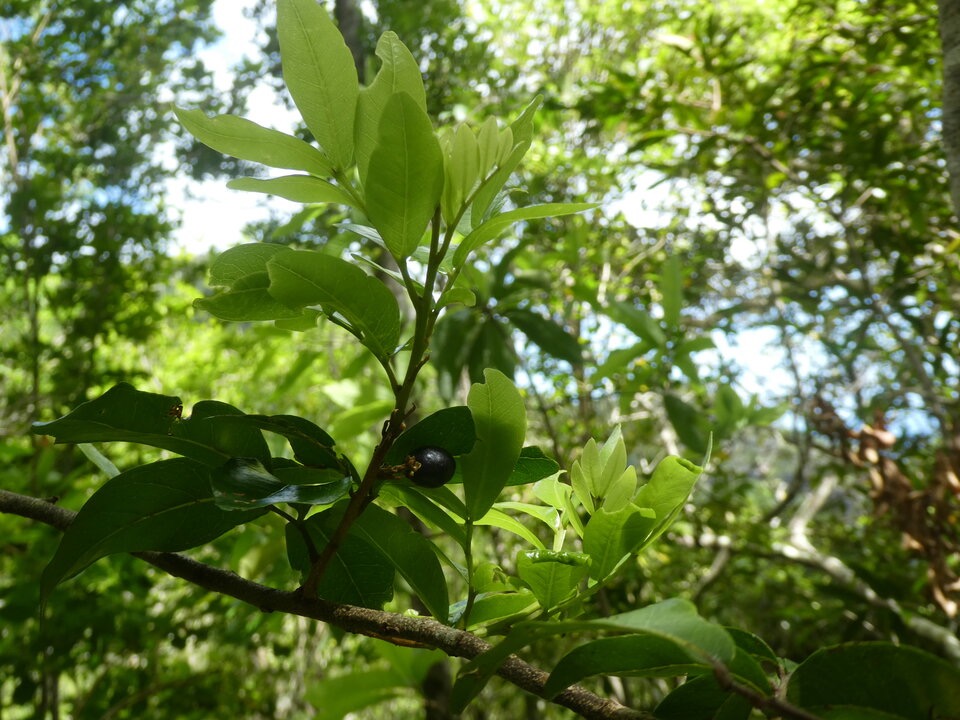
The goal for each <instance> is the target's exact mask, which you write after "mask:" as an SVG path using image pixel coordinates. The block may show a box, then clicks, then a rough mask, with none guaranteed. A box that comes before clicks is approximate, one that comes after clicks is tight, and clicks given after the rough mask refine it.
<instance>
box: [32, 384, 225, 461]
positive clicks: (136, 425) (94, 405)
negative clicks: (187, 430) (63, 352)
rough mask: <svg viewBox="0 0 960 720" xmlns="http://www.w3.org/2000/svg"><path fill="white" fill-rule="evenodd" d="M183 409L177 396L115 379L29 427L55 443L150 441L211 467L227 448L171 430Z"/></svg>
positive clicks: (145, 443) (176, 426)
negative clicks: (88, 397) (91, 396)
mask: <svg viewBox="0 0 960 720" xmlns="http://www.w3.org/2000/svg"><path fill="white" fill-rule="evenodd" d="M182 408H183V406H182V404H181V403H180V398H179V397H176V396H174V395H158V394H155V393H148V392H141V391H139V390H136V389H134V387H133V386H132V385H128V384H127V383H120V384H119V385H116V386H115V387H113V388H111V389H110V390H107V392H105V393H104V394H103V395H101V396H100V397H99V398H97V399H95V400H90V401H89V402H85V403H83V404H81V405H78V406H77V408H76V409H74V410H73V411H72V412H70V413H68V414H67V415H64V416H63V417H62V418H60V419H58V420H53V421H51V422H46V423H34V425H33V428H32V432H33V433H35V434H37V435H52V436H54V437H55V438H56V441H57V442H58V443H65V442H69V443H82V442H118V441H119V442H132V443H139V444H141V445H150V446H152V447H158V448H163V449H165V450H172V451H173V452H175V453H179V454H180V455H184V456H186V457H190V458H193V459H194V460H198V461H200V462H202V463H204V464H205V465H210V466H214V467H216V466H218V465H222V464H223V463H225V462H226V461H227V460H229V459H230V454H228V453H224V452H221V451H220V450H218V449H216V448H214V447H210V446H209V445H206V444H205V443H203V442H198V441H197V440H195V439H194V438H192V437H190V436H186V437H183V436H180V435H179V434H174V433H175V431H176V429H177V428H178V426H179V425H181V424H182V422H183V421H182V420H180V419H179V417H178V414H179V412H181V411H182Z"/></svg>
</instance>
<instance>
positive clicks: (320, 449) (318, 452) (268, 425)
mask: <svg viewBox="0 0 960 720" xmlns="http://www.w3.org/2000/svg"><path fill="white" fill-rule="evenodd" d="M224 420H225V421H226V422H229V423H241V424H245V425H248V426H252V427H256V428H259V429H261V430H266V431H268V432H272V433H276V434H277V435H282V436H283V437H285V438H286V439H287V441H288V442H289V443H290V448H291V449H292V450H293V455H294V457H295V458H296V459H297V460H298V461H299V462H301V463H302V464H304V465H307V466H309V467H314V468H337V469H343V468H344V465H343V463H342V462H341V461H340V459H339V458H338V457H337V454H336V452H334V450H333V447H334V444H335V443H334V441H333V438H332V437H330V435H328V434H327V432H326V431H325V430H323V429H321V428H320V427H319V426H317V425H316V424H314V423H312V422H310V421H309V420H307V419H305V418H302V417H298V416H296V415H237V416H235V417H231V418H224Z"/></svg>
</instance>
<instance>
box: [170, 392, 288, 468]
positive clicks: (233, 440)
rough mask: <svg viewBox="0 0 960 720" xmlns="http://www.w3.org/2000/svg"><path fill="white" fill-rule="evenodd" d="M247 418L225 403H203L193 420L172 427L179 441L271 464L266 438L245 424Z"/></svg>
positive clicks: (195, 411) (212, 401) (197, 409)
mask: <svg viewBox="0 0 960 720" xmlns="http://www.w3.org/2000/svg"><path fill="white" fill-rule="evenodd" d="M243 417H244V414H243V413H242V412H241V411H240V410H237V408H235V407H233V405H228V404H227V403H225V402H219V401H218V400H201V401H200V402H198V403H197V404H196V405H194V406H193V409H192V410H191V412H190V417H188V418H186V419H184V421H183V422H181V423H178V424H176V425H174V426H173V428H172V429H171V432H172V433H173V435H174V436H176V437H184V438H190V439H191V440H194V441H195V442H199V443H202V444H203V445H206V446H208V447H212V448H216V449H217V450H219V451H220V452H222V453H224V454H226V455H228V456H229V457H255V458H259V459H260V460H261V461H262V462H269V461H270V448H269V447H268V446H267V441H266V440H264V439H263V434H262V433H261V432H260V431H259V430H258V429H257V428H256V427H251V426H250V425H244V424H242V421H240V418H243Z"/></svg>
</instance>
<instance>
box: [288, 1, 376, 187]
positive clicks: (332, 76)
mask: <svg viewBox="0 0 960 720" xmlns="http://www.w3.org/2000/svg"><path fill="white" fill-rule="evenodd" d="M277 36H278V38H279V40H280V58H281V62H282V65H283V81H284V84H285V85H286V86H287V89H288V90H289V91H290V95H291V96H292V97H293V101H294V103H296V106H297V109H298V110H299V111H300V115H301V116H302V117H303V121H304V122H305V123H306V125H307V127H308V128H309V129H310V132H311V133H313V136H314V137H315V138H316V140H317V142H318V143H319V144H320V147H321V148H322V149H323V151H324V153H325V154H326V155H327V157H329V158H330V160H331V162H332V164H333V168H334V170H339V171H343V170H346V169H347V168H348V167H350V165H351V164H352V163H353V154H354V152H353V151H354V144H353V143H354V141H353V124H354V117H355V114H356V106H357V95H358V94H359V92H360V87H359V83H358V81H357V69H356V66H355V65H354V62H353V55H352V54H351V53H350V50H349V48H347V45H346V43H345V42H344V40H343V37H342V36H341V35H340V32H339V31H338V30H337V28H336V26H335V25H334V24H333V21H332V20H331V19H330V17H329V16H328V15H327V13H326V12H325V11H324V10H323V8H322V7H321V6H320V5H319V4H318V3H316V2H315V0H278V2H277Z"/></svg>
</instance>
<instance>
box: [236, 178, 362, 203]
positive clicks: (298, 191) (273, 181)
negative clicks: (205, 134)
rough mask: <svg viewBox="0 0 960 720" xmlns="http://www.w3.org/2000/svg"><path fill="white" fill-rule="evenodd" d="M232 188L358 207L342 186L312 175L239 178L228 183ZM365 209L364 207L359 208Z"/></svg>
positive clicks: (306, 200) (300, 201) (291, 198)
mask: <svg viewBox="0 0 960 720" xmlns="http://www.w3.org/2000/svg"><path fill="white" fill-rule="evenodd" d="M227 187H228V188H230V189H231V190H246V191H248V192H259V193H266V194H267V195H276V196H277V197H282V198H284V199H285V200H291V201H292V202H298V203H340V204H341V205H346V206H347V207H353V208H355V207H357V202H356V201H355V200H354V199H353V196H351V195H350V193H348V192H347V191H346V190H344V189H343V188H342V187H339V186H337V185H334V184H333V183H329V182H327V181H326V180H321V179H320V178H315V177H311V176H310V175H284V176H283V177H276V178H268V179H261V178H237V179H236V180H231V181H230V182H228V183H227ZM358 209H361V210H362V209H363V208H358Z"/></svg>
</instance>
